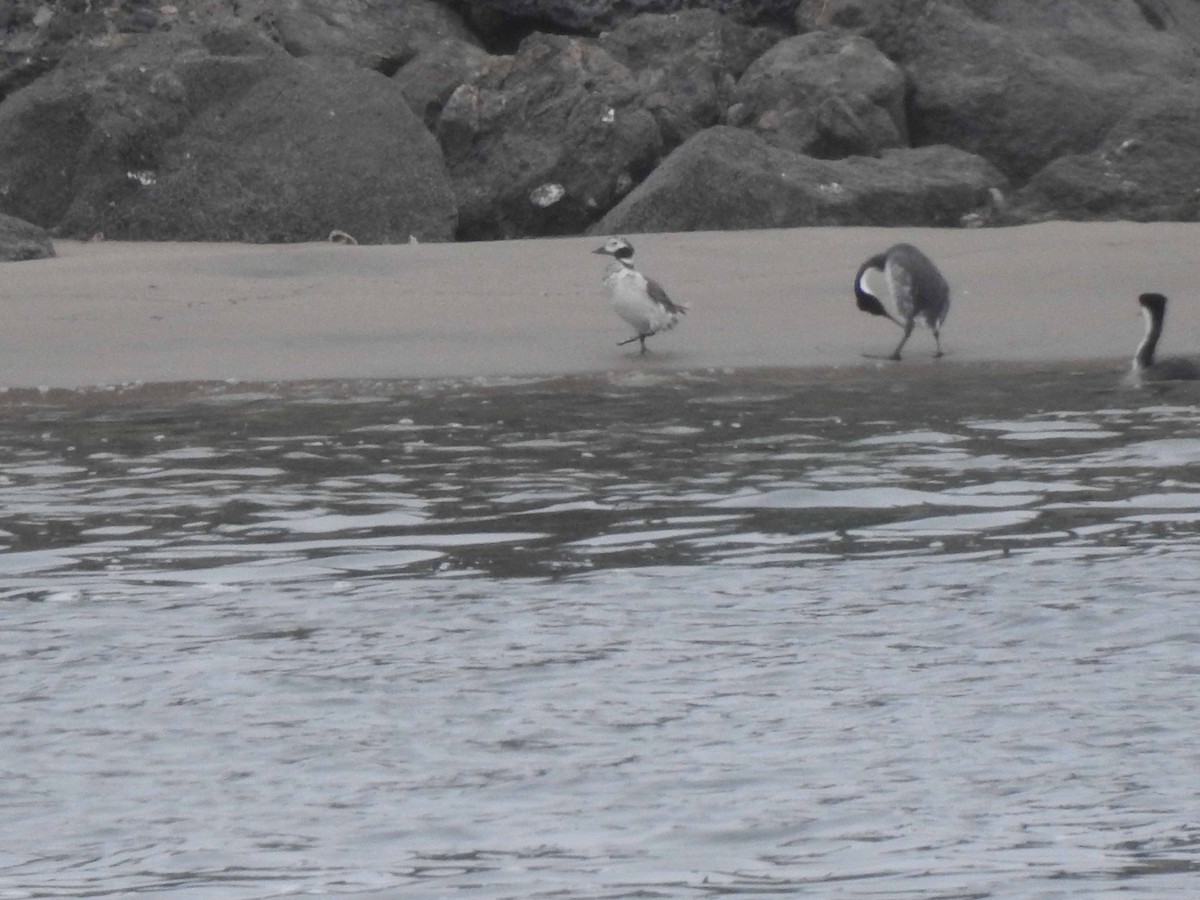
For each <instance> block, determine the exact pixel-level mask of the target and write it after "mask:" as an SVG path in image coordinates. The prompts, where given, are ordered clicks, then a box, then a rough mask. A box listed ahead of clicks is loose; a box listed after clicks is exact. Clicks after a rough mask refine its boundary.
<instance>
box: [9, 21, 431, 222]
mask: <svg viewBox="0 0 1200 900" xmlns="http://www.w3.org/2000/svg"><path fill="white" fill-rule="evenodd" d="M0 185H2V186H3V190H2V191H0V210H3V211H5V212H9V213H12V214H15V215H18V216H21V217H23V218H26V219H29V220H30V221H33V222H36V223H37V224H40V225H42V226H45V227H57V228H58V229H59V230H60V231H61V232H62V233H64V234H67V235H77V236H89V235H91V234H94V233H96V232H102V233H104V234H105V235H106V236H107V237H110V238H129V239H145V240H238V241H302V240H319V239H323V238H324V237H325V236H326V235H327V234H329V232H330V230H331V229H334V228H341V229H344V230H345V231H347V232H349V233H351V234H353V235H355V236H356V237H357V238H358V240H359V241H361V242H363V243H369V242H397V241H407V240H408V239H409V237H410V236H416V237H418V238H419V239H421V240H445V239H448V238H450V237H451V236H452V235H453V231H454V225H455V209H454V201H453V196H452V193H451V190H450V185H449V182H448V179H447V175H446V172H445V169H444V166H443V163H442V160H441V156H440V151H439V148H438V146H437V144H436V142H435V141H434V139H433V137H432V136H431V135H430V134H429V132H428V131H427V130H426V129H425V128H424V126H423V125H422V124H421V122H420V121H419V120H418V119H417V118H416V117H415V116H414V115H413V113H412V112H411V111H410V110H409V108H408V106H407V104H406V103H405V102H404V99H403V96H402V95H401V93H400V91H399V89H398V88H397V86H396V85H395V84H393V83H392V82H391V81H389V80H388V79H387V78H384V77H383V76H382V75H379V74H376V73H373V72H367V71H364V70H357V69H349V68H346V67H344V66H339V67H336V68H334V69H330V68H328V67H322V66H320V65H318V64H309V63H307V62H302V61H298V60H295V59H293V58H292V57H290V56H288V55H287V54H286V53H284V52H283V51H282V50H280V49H279V48H278V47H277V46H275V45H274V44H272V43H270V42H269V41H268V40H266V39H265V38H264V37H262V36H261V35H260V34H258V33H256V32H255V31H252V30H250V29H247V28H220V27H219V28H209V29H179V30H177V31H174V32H172V33H170V34H164V33H155V34H148V35H141V36H137V37H128V38H127V39H126V40H124V41H123V42H122V43H121V44H120V45H119V46H115V47H109V48H98V49H97V48H89V49H80V50H78V51H75V52H73V53H72V54H71V55H69V56H68V57H67V58H65V59H64V61H63V63H62V64H61V65H60V66H59V67H58V68H57V69H56V70H55V71H54V72H53V73H52V74H50V75H48V76H46V77H44V78H41V79H39V80H38V81H36V82H35V83H34V84H32V85H30V86H28V87H26V88H24V89H22V90H20V91H18V92H16V93H14V94H12V95H11V96H9V97H8V99H7V100H6V101H5V102H4V103H3V104H0Z"/></svg>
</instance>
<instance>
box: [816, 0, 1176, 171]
mask: <svg viewBox="0 0 1200 900" xmlns="http://www.w3.org/2000/svg"><path fill="white" fill-rule="evenodd" d="M1148 3H1149V0H1107V2H1099V0H1060V2H1055V3H1046V2H1044V0H991V2H987V3H982V2H978V0H943V2H938V3H932V4H930V3H925V2H922V0H804V2H803V3H802V4H801V6H800V8H799V10H798V22H799V24H800V26H801V27H822V26H825V25H833V26H838V27H843V28H851V29H853V30H854V31H856V32H858V33H860V34H863V35H864V36H866V37H869V38H871V39H872V40H873V41H874V42H875V43H876V44H877V45H878V46H879V47H880V49H882V50H883V52H884V53H886V54H887V55H888V56H889V58H891V59H892V60H893V61H895V62H896V63H897V64H898V65H900V66H901V67H902V68H903V69H904V70H905V72H906V74H907V76H908V78H909V83H910V85H911V95H910V102H909V126H910V134H911V139H912V141H913V142H914V143H916V144H932V143H948V144H953V145H954V146H957V147H961V148H963V149H966V150H969V151H971V152H974V153H978V154H980V155H982V156H985V157H986V158H987V159H989V160H990V161H991V162H993V163H994V164H995V165H997V166H998V167H999V168H1001V169H1002V170H1003V171H1004V172H1006V173H1007V174H1008V175H1010V176H1012V177H1014V178H1016V179H1018V180H1023V179H1025V178H1028V177H1029V176H1031V175H1032V174H1033V173H1034V172H1036V171H1038V170H1039V169H1041V168H1042V167H1043V166H1045V165H1046V164H1047V163H1049V162H1050V161H1051V160H1054V159H1056V158H1058V157H1060V156H1063V155H1066V154H1075V153H1086V152H1088V151H1090V150H1091V149H1092V148H1094V147H1096V146H1097V144H1098V143H1099V142H1100V141H1101V140H1102V139H1103V137H1104V135H1105V134H1107V132H1108V131H1109V129H1110V128H1111V127H1112V126H1113V125H1114V124H1115V122H1116V121H1117V120H1118V119H1119V118H1120V116H1121V115H1122V114H1123V113H1124V112H1125V111H1126V110H1128V109H1129V108H1130V107H1131V105H1132V104H1134V103H1136V102H1137V101H1138V100H1139V99H1140V98H1141V96H1142V95H1143V94H1145V92H1147V91H1154V90H1158V89H1160V88H1161V87H1162V86H1163V85H1164V84H1170V83H1174V82H1176V81H1178V80H1180V79H1185V80H1186V79H1188V78H1191V77H1192V75H1193V74H1194V73H1195V71H1196V56H1195V48H1194V45H1192V44H1190V43H1189V41H1188V40H1187V39H1186V38H1185V37H1184V36H1183V35H1182V34H1181V33H1178V32H1171V31H1169V30H1165V29H1163V28H1160V27H1156V26H1155V24H1154V23H1153V22H1152V21H1150V19H1148V18H1147V16H1146V14H1145V9H1147V8H1148V6H1147V4H1148ZM1151 18H1153V17H1151Z"/></svg>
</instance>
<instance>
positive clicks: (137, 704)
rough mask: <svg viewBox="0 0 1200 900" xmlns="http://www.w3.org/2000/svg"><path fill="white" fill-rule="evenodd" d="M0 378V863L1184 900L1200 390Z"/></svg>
mask: <svg viewBox="0 0 1200 900" xmlns="http://www.w3.org/2000/svg"><path fill="white" fill-rule="evenodd" d="M1116 380H1117V378H1116V376H1115V375H1112V374H1111V373H1098V372H1096V371H1067V370H1063V369H1056V370H1043V371H1019V372H1017V371H999V370H996V371H992V370H986V369H975V368H970V369H966V368H959V367H954V366H949V365H947V366H936V367H928V368H926V369H920V368H911V369H909V368H902V367H884V368H881V369H879V370H850V371H835V372H820V373H811V372H759V373H728V372H702V373H692V374H687V375H679V374H673V375H662V376H660V375H654V374H644V375H624V376H619V377H618V376H613V377H607V378H605V377H596V378H578V379H558V380H553V381H512V382H504V383H481V382H469V383H446V382H439V383H428V384H425V383H421V384H411V383H406V384H394V383H371V384H362V383H355V384H319V385H302V386H291V387H288V388H271V389H262V390H257V391H256V392H253V393H251V392H249V391H247V390H246V389H245V388H244V387H241V386H236V385H225V386H219V387H215V386H214V387H208V388H206V389H199V390H198V389H184V388H179V389H176V391H175V393H174V394H172V393H171V391H170V390H169V389H168V390H161V389H157V390H151V389H142V390H134V391H112V392H109V393H107V394H101V395H99V396H97V395H90V396H87V397H81V396H76V395H69V394H63V395H58V394H47V395H33V396H24V395H16V394H10V395H8V398H7V399H6V400H5V402H4V405H3V407H2V408H0V460H3V469H2V470H0V500H2V501H3V502H2V503H0V601H3V602H0V616H2V617H3V623H4V626H5V634H6V637H5V641H4V644H3V647H2V649H0V815H2V821H3V822H4V823H5V824H4V825H3V826H0V834H3V836H4V840H3V841H0V897H23V896H116V895H125V894H130V893H148V894H183V895H189V896H205V897H210V896H211V897H263V896H275V895H279V894H290V893H310V894H311V893H315V894H319V895H345V894H355V895H359V896H389V897H391V896H413V897H422V898H427V897H428V898H439V897H462V896H469V897H473V898H474V897H479V898H550V897H553V898H572V900H574V898H618V897H671V898H693V897H697V898H698V897H712V896H745V897H759V896H796V895H802V894H806V893H807V892H811V893H812V895H813V896H820V897H871V898H879V897H920V898H931V897H939V898H940V897H947V898H949V897H956V898H957V897H1015V896H1022V897H1088V898H1095V897H1106V896H1116V895H1117V894H1121V895H1127V894H1128V893H1132V894H1133V895H1135V896H1139V897H1164V898H1165V897H1172V898H1174V897H1180V896H1186V895H1187V894H1188V893H1189V892H1190V890H1191V886H1194V883H1195V878H1196V873H1197V870H1198V869H1200V808H1198V807H1200V801H1198V800H1197V797H1200V750H1197V743H1196V735H1197V733H1200V710H1198V705H1197V700H1196V699H1195V698H1196V697H1197V696H1198V695H1200V691H1198V688H1200V654H1198V650H1200V612H1197V608H1198V607H1197V604H1196V600H1195V596H1196V593H1197V575H1196V573H1197V571H1198V570H1197V563H1198V561H1200V534H1198V523H1200V478H1198V477H1197V475H1196V471H1197V469H1196V466H1197V464H1198V463H1200V405H1198V403H1197V401H1198V400H1200V392H1198V391H1200V389H1197V388H1194V387H1191V386H1187V385H1179V386H1175V387H1172V388H1170V389H1168V390H1167V391H1165V392H1162V393H1152V392H1149V391H1117V390H1113V389H1111V386H1112V385H1114V384H1115V383H1116Z"/></svg>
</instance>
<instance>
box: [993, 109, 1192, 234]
mask: <svg viewBox="0 0 1200 900" xmlns="http://www.w3.org/2000/svg"><path fill="white" fill-rule="evenodd" d="M1007 216H1008V218H1009V219H1010V220H1012V221H1018V222H1022V221H1040V220H1046V219H1074V220H1094V219H1127V220H1132V221H1143V222H1148V221H1186V222H1195V221H1200V89H1195V88H1177V89H1175V90H1173V91H1170V92H1168V93H1166V94H1164V95H1151V96H1148V97H1146V98H1145V99H1144V100H1143V102H1142V103H1141V104H1140V105H1138V106H1137V107H1136V108H1135V109H1134V110H1133V111H1131V112H1130V113H1128V114H1127V115H1125V116H1124V117H1122V119H1121V120H1120V121H1119V122H1118V123H1117V124H1116V125H1115V126H1113V128H1112V129H1111V130H1110V131H1109V133H1108V135H1107V137H1106V138H1105V140H1104V141H1103V142H1102V144H1101V145H1100V147H1098V148H1097V149H1096V150H1094V151H1093V152H1091V153H1087V154H1078V155H1073V156H1064V157H1061V158H1059V159H1056V160H1055V161H1054V162H1052V163H1050V164H1049V165H1048V166H1046V167H1045V168H1044V169H1042V171H1040V172H1038V173H1037V174H1036V175H1035V176H1034V177H1033V178H1032V179H1031V180H1030V181H1029V183H1028V184H1026V185H1025V186H1024V187H1023V188H1022V189H1021V190H1020V191H1018V192H1017V193H1016V194H1015V195H1014V196H1013V198H1012V208H1011V209H1010V210H1009V211H1008V213H1007Z"/></svg>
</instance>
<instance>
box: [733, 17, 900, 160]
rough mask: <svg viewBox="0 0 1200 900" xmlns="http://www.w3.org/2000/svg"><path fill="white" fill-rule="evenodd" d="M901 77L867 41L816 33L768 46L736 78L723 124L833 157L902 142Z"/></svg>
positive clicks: (788, 146) (778, 143)
mask: <svg viewBox="0 0 1200 900" xmlns="http://www.w3.org/2000/svg"><path fill="white" fill-rule="evenodd" d="M905 88H906V84H905V78H904V73H903V72H902V71H901V70H900V68H899V67H898V66H897V65H896V64H895V63H893V62H891V60H889V59H888V58H887V57H886V56H884V55H883V54H882V53H881V52H879V50H878V48H876V46H875V45H874V44H873V43H871V42H870V41H869V40H867V39H866V38H863V37H858V36H857V35H852V34H848V33H844V32H836V33H835V32H827V31H817V32H811V33H809V34H802V35H799V36H797V37H794V38H789V39H787V40H784V41H781V42H780V43H778V44H776V45H775V46H774V47H772V48H771V49H770V50H768V51H767V52H766V53H765V54H763V55H762V56H761V57H759V59H757V60H756V61H755V62H754V63H753V64H751V66H750V67H749V68H748V69H747V70H746V73H745V74H744V75H743V76H742V78H741V80H740V81H739V82H738V83H737V88H736V89H735V90H734V94H733V98H734V101H735V104H736V106H735V107H734V108H733V109H731V110H730V112H729V124H730V125H739V126H742V127H745V128H748V129H750V130H752V131H754V132H756V133H758V134H759V135H761V136H762V137H764V138H766V140H768V141H769V142H770V143H772V144H775V145H776V146H777V147H782V148H783V149H785V150H794V151H796V152H797V153H805V154H808V155H809V156H818V157H823V158H826V159H838V158H841V157H843V156H852V155H862V154H874V153H877V152H878V151H880V150H882V149H884V148H886V147H902V146H906V145H907V143H908V126H907V123H906V120H905V112H904V100H905Z"/></svg>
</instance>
